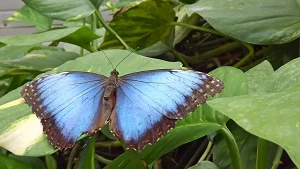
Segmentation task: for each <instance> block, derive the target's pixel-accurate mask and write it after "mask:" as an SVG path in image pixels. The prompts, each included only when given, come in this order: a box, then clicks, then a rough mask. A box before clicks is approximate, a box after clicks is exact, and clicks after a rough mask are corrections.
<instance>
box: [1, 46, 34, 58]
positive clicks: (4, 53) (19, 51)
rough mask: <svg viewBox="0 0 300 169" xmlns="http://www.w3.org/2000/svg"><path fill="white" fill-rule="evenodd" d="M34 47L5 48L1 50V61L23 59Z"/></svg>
mask: <svg viewBox="0 0 300 169" xmlns="http://www.w3.org/2000/svg"><path fill="white" fill-rule="evenodd" d="M32 47H33V45H29V46H25V45H24V46H11V45H7V46H3V47H2V48H0V60H11V59H17V58H20V57H23V56H24V55H25V54H26V53H28V50H29V49H31V48H32Z"/></svg>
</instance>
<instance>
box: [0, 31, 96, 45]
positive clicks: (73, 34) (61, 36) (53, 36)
mask: <svg viewBox="0 0 300 169" xmlns="http://www.w3.org/2000/svg"><path fill="white" fill-rule="evenodd" d="M97 38H99V36H98V35H96V34H94V33H93V31H91V30H90V29H89V28H88V27H71V28H63V29H53V30H49V31H46V32H41V33H36V34H29V35H18V36H4V37H0V42H2V43H5V44H7V45H14V46H24V45H35V44H40V43H43V42H51V41H55V40H60V41H63V42H68V43H72V44H75V45H78V46H81V47H83V48H86V47H87V46H88V45H89V43H90V42H91V41H93V40H95V39H97Z"/></svg>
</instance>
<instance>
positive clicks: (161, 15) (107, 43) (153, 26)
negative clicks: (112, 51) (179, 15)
mask: <svg viewBox="0 0 300 169" xmlns="http://www.w3.org/2000/svg"><path fill="white" fill-rule="evenodd" d="M174 17H175V12H174V10H173V6H172V5H171V3H170V2H167V1H146V2H142V3H140V4H138V5H136V6H134V7H132V8H129V9H128V10H127V11H125V12H123V13H122V14H119V15H118V16H117V17H115V18H114V19H113V20H112V21H111V22H110V24H109V25H110V27H111V28H113V29H114V30H115V31H116V32H117V33H118V34H119V35H120V36H121V37H122V38H123V39H124V40H125V41H126V42H127V43H128V45H129V46H130V47H132V48H137V47H139V48H140V49H143V48H145V47H148V46H150V45H153V44H154V43H156V42H158V41H160V40H161V39H163V38H165V37H166V36H168V35H169V33H170V31H171V28H172V26H170V25H169V24H170V23H171V22H173V20H174ZM100 48H101V49H104V48H122V44H121V43H120V42H119V41H118V39H116V37H115V36H114V35H112V34H111V33H109V32H106V33H105V36H104V41H103V43H102V44H101V46H100Z"/></svg>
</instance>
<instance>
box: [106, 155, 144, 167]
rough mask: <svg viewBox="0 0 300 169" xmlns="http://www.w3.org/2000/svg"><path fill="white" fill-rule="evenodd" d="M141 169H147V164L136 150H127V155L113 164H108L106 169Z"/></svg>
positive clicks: (121, 156) (120, 157)
mask: <svg viewBox="0 0 300 169" xmlns="http://www.w3.org/2000/svg"><path fill="white" fill-rule="evenodd" d="M116 168H122V169H133V168H136V169H139V168H145V162H144V161H143V160H142V159H141V157H140V156H139V154H138V153H137V152H136V151H134V150H127V151H126V152H125V153H123V154H122V155H120V156H119V157H118V158H116V159H115V160H114V161H113V162H112V163H110V164H108V165H107V166H106V167H105V168H104V169H116Z"/></svg>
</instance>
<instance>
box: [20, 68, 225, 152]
mask: <svg viewBox="0 0 300 169" xmlns="http://www.w3.org/2000/svg"><path fill="white" fill-rule="evenodd" d="M118 74H119V73H118V72H117V71H116V69H113V71H112V72H111V73H110V76H109V77H106V76H103V75H100V74H95V73H89V72H75V71H74V72H62V73H57V74H51V75H47V76H44V77H40V78H38V79H36V80H34V81H32V82H29V83H27V84H26V85H25V86H24V88H23V89H22V91H21V95H22V97H23V98H24V99H25V101H26V102H27V103H28V104H29V105H30V107H31V108H32V111H33V112H35V113H36V115H37V116H38V117H39V118H40V119H41V123H42V124H43V130H44V132H45V133H46V134H47V137H48V140H49V141H50V143H51V144H52V145H53V146H54V147H56V148H59V149H67V148H70V147H72V146H73V145H74V143H75V142H76V140H77V139H78V138H79V137H80V136H81V135H82V134H84V133H87V134H88V135H89V136H91V135H93V134H94V133H95V132H96V131H98V130H99V129H101V128H102V127H103V126H104V125H105V124H106V123H107V122H109V129H110V130H111V132H112V133H113V134H114V135H115V136H116V137H117V138H118V139H120V140H124V142H125V144H126V147H127V148H133V149H135V150H137V151H141V150H142V149H143V148H144V147H145V145H147V144H153V143H155V142H156V141H157V139H158V138H160V137H162V136H163V135H165V134H166V133H167V132H168V130H170V129H171V128H174V126H175V122H176V121H177V120H178V119H181V118H184V117H186V116H187V115H188V113H190V112H192V111H194V110H195V109H196V108H197V106H198V105H199V104H203V103H205V101H206V99H207V95H212V96H213V95H215V94H216V93H219V92H221V90H222V89H223V83H222V82H221V81H220V80H219V79H217V78H215V77H213V76H210V75H208V74H205V73H201V72H197V71H192V70H173V69H161V70H150V71H142V72H136V73H132V74H127V75H125V76H122V77H118Z"/></svg>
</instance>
